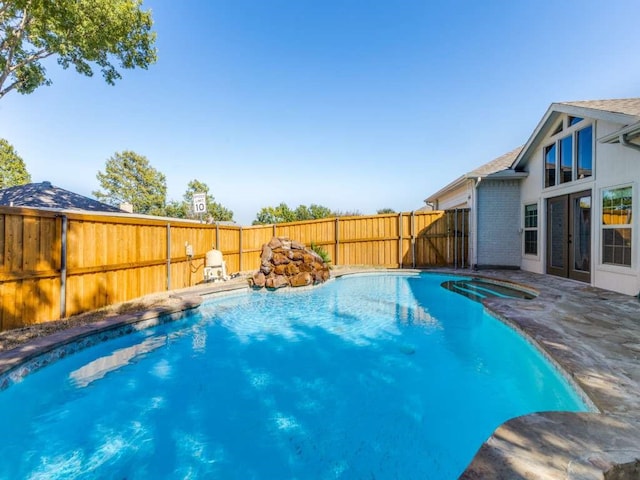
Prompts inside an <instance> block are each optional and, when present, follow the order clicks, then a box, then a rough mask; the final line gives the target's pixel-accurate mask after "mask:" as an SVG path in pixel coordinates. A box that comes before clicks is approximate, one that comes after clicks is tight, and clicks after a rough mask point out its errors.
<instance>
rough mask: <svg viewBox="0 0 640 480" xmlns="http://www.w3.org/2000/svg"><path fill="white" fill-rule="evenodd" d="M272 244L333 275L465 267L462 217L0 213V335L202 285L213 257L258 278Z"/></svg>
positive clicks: (456, 213) (462, 213)
mask: <svg viewBox="0 0 640 480" xmlns="http://www.w3.org/2000/svg"><path fill="white" fill-rule="evenodd" d="M273 236H280V237H289V238H291V239H295V240H298V241H301V242H303V243H305V244H306V245H307V246H310V245H311V243H313V244H315V245H318V246H321V247H322V248H324V249H325V250H326V251H327V253H328V254H329V255H330V257H331V259H332V263H333V264H334V265H374V266H384V267H391V268H394V267H417V268H424V267H433V266H451V267H456V268H464V267H467V266H468V264H469V258H468V251H469V248H468V247H469V242H468V238H469V211H468V210H466V209H465V210H451V211H446V212H444V211H436V212H410V213H399V214H385V215H374V216H358V217H339V218H328V219H321V220H311V221H305V222H295V223H284V224H276V225H256V226H250V227H240V226H236V225H218V224H213V225H208V224H200V223H195V222H188V221H182V220H177V219H176V220H174V219H170V220H169V219H165V218H158V219H149V218H140V217H134V216H125V215H119V216H113V215H107V214H105V215H101V214H82V213H57V212H51V211H43V210H37V209H28V208H13V207H0V298H1V300H2V305H1V308H0V330H7V329H11V328H17V327H21V326H24V325H29V324H33V323H41V322H46V321H51V320H57V319H60V318H64V317H66V316H69V315H74V314H77V313H81V312H85V311H89V310H94V309H97V308H100V307H104V306H107V305H110V304H114V303H119V302H124V301H127V300H131V299H133V298H136V297H140V296H142V295H147V294H150V293H155V292H161V291H166V290H173V289H177V288H183V287H188V286H192V285H195V284H198V283H201V282H202V280H203V267H204V258H205V253H206V252H207V251H208V250H210V249H212V248H216V249H218V250H221V251H222V253H223V255H224V258H225V260H226V262H227V271H228V272H229V273H233V272H248V271H253V270H257V269H258V267H259V265H260V250H261V248H262V245H263V244H264V243H267V242H268V241H269V240H270V239H271V237H273ZM187 245H190V246H191V248H192V251H193V256H192V257H188V256H187V248H186V246H187Z"/></svg>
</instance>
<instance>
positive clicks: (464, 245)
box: [461, 210, 467, 268]
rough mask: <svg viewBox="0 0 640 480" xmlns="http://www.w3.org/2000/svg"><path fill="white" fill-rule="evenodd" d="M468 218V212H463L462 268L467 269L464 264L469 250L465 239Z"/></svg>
mask: <svg viewBox="0 0 640 480" xmlns="http://www.w3.org/2000/svg"><path fill="white" fill-rule="evenodd" d="M466 218H467V211H466V210H462V240H461V241H462V268H466V265H465V264H464V251H465V249H466V248H467V242H466V239H465V236H464V235H465V228H464V227H465V223H466V220H465V219H466Z"/></svg>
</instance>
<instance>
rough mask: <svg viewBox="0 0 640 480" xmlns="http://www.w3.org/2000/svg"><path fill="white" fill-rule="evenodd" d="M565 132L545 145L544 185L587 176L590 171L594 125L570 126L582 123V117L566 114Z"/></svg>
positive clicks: (591, 170)
mask: <svg viewBox="0 0 640 480" xmlns="http://www.w3.org/2000/svg"><path fill="white" fill-rule="evenodd" d="M566 121H567V123H568V127H567V129H565V132H567V133H569V134H568V135H566V134H565V136H564V137H562V138H557V137H558V135H557V134H558V133H559V132H558V131H554V134H553V136H555V137H556V138H555V141H554V142H553V143H552V144H551V145H547V146H546V147H545V148H544V186H545V188H549V187H553V186H555V185H558V184H561V183H568V182H574V181H576V180H581V179H584V178H588V177H590V176H591V175H592V174H593V126H592V125H588V126H587V127H584V128H582V129H578V128H571V129H569V127H571V126H573V125H576V124H579V125H582V123H580V122H583V119H582V118H578V117H568V118H567V119H566Z"/></svg>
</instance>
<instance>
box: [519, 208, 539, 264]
mask: <svg viewBox="0 0 640 480" xmlns="http://www.w3.org/2000/svg"><path fill="white" fill-rule="evenodd" d="M529 206H535V207H536V226H535V227H527V226H526V212H527V207H529ZM522 232H523V233H522V254H523V255H524V256H525V257H528V258H539V256H540V246H541V245H540V203H539V202H538V201H532V202H525V203H523V204H522ZM525 232H536V253H527V251H526V242H527V238H526V237H527V236H526V233H525Z"/></svg>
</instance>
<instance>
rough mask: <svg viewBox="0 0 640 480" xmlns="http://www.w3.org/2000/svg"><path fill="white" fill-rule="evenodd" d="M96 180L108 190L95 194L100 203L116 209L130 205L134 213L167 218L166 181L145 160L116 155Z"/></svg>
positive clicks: (126, 154) (144, 158)
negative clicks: (124, 203) (165, 215)
mask: <svg viewBox="0 0 640 480" xmlns="http://www.w3.org/2000/svg"><path fill="white" fill-rule="evenodd" d="M96 177H97V178H98V181H99V182H100V186H101V187H102V188H103V189H104V190H105V191H104V192H102V191H96V192H93V195H94V196H95V197H96V198H97V199H98V200H100V201H102V202H105V203H108V204H109V205H114V206H119V205H120V204H121V203H123V202H128V203H130V204H131V205H133V211H134V212H135V213H144V214H147V215H164V214H165V201H166V196H167V182H166V178H165V176H164V175H163V174H162V173H160V172H159V171H158V170H156V169H155V168H153V167H152V166H151V164H150V163H149V160H147V159H146V157H143V156H142V155H138V154H137V153H135V152H131V151H124V152H121V153H119V152H117V153H116V154H115V155H113V156H112V157H111V158H109V159H108V160H107V162H106V166H105V171H104V173H103V172H98V174H97V175H96Z"/></svg>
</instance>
